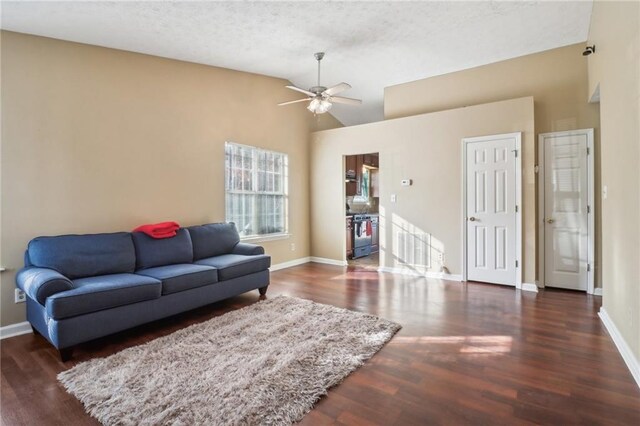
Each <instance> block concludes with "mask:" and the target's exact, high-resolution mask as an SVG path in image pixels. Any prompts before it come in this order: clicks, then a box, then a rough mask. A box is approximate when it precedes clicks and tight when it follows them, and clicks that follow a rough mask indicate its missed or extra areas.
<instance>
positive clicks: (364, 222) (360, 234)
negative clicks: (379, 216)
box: [353, 214, 373, 259]
mask: <svg viewBox="0 0 640 426" xmlns="http://www.w3.org/2000/svg"><path fill="white" fill-rule="evenodd" d="M372 234H373V227H372V226H371V216H369V215H364V214H357V215H355V216H353V258H354V259H357V258H359V257H365V256H369V255H370V254H371V241H372V236H373V235H372Z"/></svg>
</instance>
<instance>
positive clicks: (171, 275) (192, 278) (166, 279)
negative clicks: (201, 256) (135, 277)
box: [137, 263, 218, 294]
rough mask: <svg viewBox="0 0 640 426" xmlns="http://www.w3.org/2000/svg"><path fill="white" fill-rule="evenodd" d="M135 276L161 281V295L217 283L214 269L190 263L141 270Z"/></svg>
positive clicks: (216, 274)
mask: <svg viewBox="0 0 640 426" xmlns="http://www.w3.org/2000/svg"><path fill="white" fill-rule="evenodd" d="M137 274H140V275H146V276H149V277H153V278H156V279H158V280H160V281H162V294H171V293H177V292H179V291H184V290H189V289H191V288H196V287H202V286H205V285H209V284H213V283H216V282H218V272H217V271H216V269H215V268H212V267H210V266H204V265H194V264H192V263H189V264H181V265H167V266H158V267H155V268H148V269H142V270H140V271H138V272H137Z"/></svg>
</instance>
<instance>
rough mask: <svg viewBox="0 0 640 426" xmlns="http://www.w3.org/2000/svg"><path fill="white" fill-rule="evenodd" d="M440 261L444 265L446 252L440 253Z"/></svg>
mask: <svg viewBox="0 0 640 426" xmlns="http://www.w3.org/2000/svg"><path fill="white" fill-rule="evenodd" d="M438 263H440V264H441V265H444V253H442V252H441V253H438Z"/></svg>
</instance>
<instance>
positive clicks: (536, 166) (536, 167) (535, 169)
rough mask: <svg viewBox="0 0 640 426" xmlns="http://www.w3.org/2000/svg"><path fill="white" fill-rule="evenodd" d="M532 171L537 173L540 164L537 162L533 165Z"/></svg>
mask: <svg viewBox="0 0 640 426" xmlns="http://www.w3.org/2000/svg"><path fill="white" fill-rule="evenodd" d="M533 172H534V173H539V172H540V166H538V165H537V164H536V165H535V166H534V168H533Z"/></svg>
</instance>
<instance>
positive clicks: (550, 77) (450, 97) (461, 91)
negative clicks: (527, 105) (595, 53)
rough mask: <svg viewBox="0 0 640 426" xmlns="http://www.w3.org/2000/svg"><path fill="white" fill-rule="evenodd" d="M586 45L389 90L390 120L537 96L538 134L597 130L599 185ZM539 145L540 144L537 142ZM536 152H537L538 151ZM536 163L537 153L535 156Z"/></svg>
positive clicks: (595, 121)
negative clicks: (588, 89)
mask: <svg viewBox="0 0 640 426" xmlns="http://www.w3.org/2000/svg"><path fill="white" fill-rule="evenodd" d="M584 47H585V44H584V43H579V44H574V45H571V46H566V47H561V48H558V49H552V50H547V51H544V52H540V53H535V54H532V55H527V56H522V57H519V58H514V59H509V60H506V61H501V62H496V63H493V64H488V65H484V66H481V67H477V68H472V69H468V70H463V71H459V72H455V73H451V74H445V75H440V76H436V77H431V78H426V79H423V80H418V81H413V82H410V83H406V84H399V85H397V86H391V87H387V88H386V89H385V98H384V113H385V118H388V119H389V118H397V117H406V116H409V115H414V114H422V113H426V112H433V111H441V110H446V109H451V108H459V107H463V106H468V105H478V104H483V103H487V102H494V101H499V100H504V99H513V98H517V97H522V96H533V98H534V112H535V131H536V135H537V134H539V133H546V132H556V131H563V130H575V129H586V128H594V129H595V141H594V142H595V144H594V147H595V163H596V175H595V185H596V187H599V185H600V173H599V164H600V132H599V127H600V124H599V109H598V106H597V105H595V104H589V103H588V98H587V87H588V78H587V62H586V59H585V58H584V56H582V51H583V49H584ZM536 145H537V142H536ZM536 151H537V150H536ZM536 158H537V152H536ZM595 195H596V197H595V198H596V199H595V213H596V265H595V271H596V277H595V284H596V287H600V286H601V284H600V283H601V268H600V267H599V265H601V263H602V262H601V259H602V250H601V245H600V233H601V230H600V217H601V214H600V210H601V209H600V207H601V200H600V194H599V192H596V194H595Z"/></svg>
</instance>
